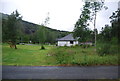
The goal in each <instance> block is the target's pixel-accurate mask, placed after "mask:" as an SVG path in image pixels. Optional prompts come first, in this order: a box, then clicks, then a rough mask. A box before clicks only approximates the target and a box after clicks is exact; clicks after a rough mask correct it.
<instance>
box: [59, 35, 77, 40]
mask: <svg viewBox="0 0 120 81" xmlns="http://www.w3.org/2000/svg"><path fill="white" fill-rule="evenodd" d="M77 39H78V38H77ZM77 39H75V38H74V37H73V34H68V35H67V36H65V37H63V38H60V39H57V41H76V40H77Z"/></svg>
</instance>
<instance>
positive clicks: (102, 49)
mask: <svg viewBox="0 0 120 81" xmlns="http://www.w3.org/2000/svg"><path fill="white" fill-rule="evenodd" d="M97 52H98V54H99V55H100V56H103V55H106V54H110V44H103V45H101V46H99V48H98V49H97Z"/></svg>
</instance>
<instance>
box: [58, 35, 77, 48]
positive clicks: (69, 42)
mask: <svg viewBox="0 0 120 81" xmlns="http://www.w3.org/2000/svg"><path fill="white" fill-rule="evenodd" d="M78 39H79V38H76V39H75V38H74V37H73V34H69V35H67V36H65V37H63V38H60V39H57V46H75V45H78Z"/></svg>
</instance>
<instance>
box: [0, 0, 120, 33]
mask: <svg viewBox="0 0 120 81" xmlns="http://www.w3.org/2000/svg"><path fill="white" fill-rule="evenodd" d="M82 1H83V0H0V8H1V9H0V12H2V13H5V14H11V13H12V12H13V11H15V10H16V9H17V10H18V12H19V13H20V14H21V16H23V20H25V21H29V22H33V23H36V24H41V23H43V21H44V20H45V18H46V17H47V13H48V12H49V13H50V14H49V17H50V22H49V23H50V24H48V25H47V26H48V27H50V28H53V29H58V30H65V31H73V29H74V24H75V23H76V21H77V20H78V18H79V16H80V14H81V8H82V7H83V4H84V2H82ZM118 1H119V0H114V1H113V0H112V1H110V0H106V2H105V5H106V6H107V7H108V10H102V11H100V12H98V14H97V29H98V30H99V31H100V30H101V28H102V27H104V25H105V24H110V20H109V17H110V16H111V15H112V12H113V11H116V10H117V8H118ZM90 28H91V29H93V24H91V25H90Z"/></svg>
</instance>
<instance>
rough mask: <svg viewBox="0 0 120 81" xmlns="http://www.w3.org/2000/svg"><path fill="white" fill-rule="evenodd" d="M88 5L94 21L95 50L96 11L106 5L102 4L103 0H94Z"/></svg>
mask: <svg viewBox="0 0 120 81" xmlns="http://www.w3.org/2000/svg"><path fill="white" fill-rule="evenodd" d="M89 3H90V7H89V9H90V10H91V13H92V17H93V18H92V19H93V21H94V33H95V50H96V31H95V30H96V29H97V28H96V17H97V12H99V11H101V10H102V9H103V8H105V9H107V8H108V7H106V6H104V0H96V1H95V2H89Z"/></svg>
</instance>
